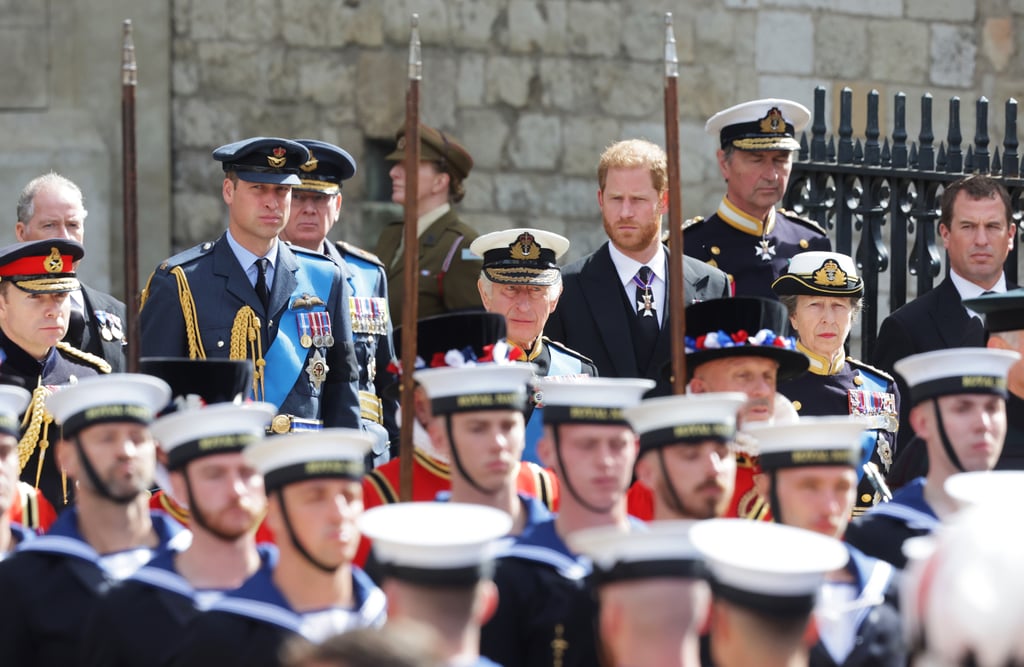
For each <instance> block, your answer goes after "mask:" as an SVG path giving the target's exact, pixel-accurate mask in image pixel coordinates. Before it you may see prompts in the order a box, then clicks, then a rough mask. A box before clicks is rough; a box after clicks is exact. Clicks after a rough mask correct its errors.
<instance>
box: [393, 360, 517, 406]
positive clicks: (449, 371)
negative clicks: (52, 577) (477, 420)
mask: <svg viewBox="0 0 1024 667" xmlns="http://www.w3.org/2000/svg"><path fill="white" fill-rule="evenodd" d="M535 370H536V367H535V366H534V365H533V364H497V363H488V364H478V365H476V366H463V367H461V368H451V367H449V368H425V369H423V370H419V371H416V372H415V373H413V378H414V379H415V380H416V381H417V382H419V383H420V386H422V387H423V390H424V391H426V392H427V396H428V397H430V407H431V409H432V410H433V411H434V414H435V415H445V414H450V413H453V412H471V411H474V410H518V411H520V412H522V411H523V410H525V409H526V393H527V392H526V389H527V384H528V383H529V382H530V379H531V378H532V377H533V374H534V371H535Z"/></svg>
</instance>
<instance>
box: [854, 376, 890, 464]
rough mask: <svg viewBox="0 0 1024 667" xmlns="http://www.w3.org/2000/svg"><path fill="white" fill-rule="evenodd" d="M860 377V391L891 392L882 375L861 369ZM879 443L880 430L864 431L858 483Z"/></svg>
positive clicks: (861, 437)
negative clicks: (862, 382)
mask: <svg viewBox="0 0 1024 667" xmlns="http://www.w3.org/2000/svg"><path fill="white" fill-rule="evenodd" d="M860 377H861V378H862V379H863V380H864V384H863V385H861V387H860V391H871V392H877V393H882V394H887V393H889V383H888V382H886V381H885V380H884V379H882V378H881V377H879V376H877V375H875V374H873V373H869V372H867V371H865V370H864V369H863V368H862V369H860ZM877 445H878V432H877V431H876V430H874V429H872V430H868V431H864V433H862V434H861V436H860V447H861V457H860V465H859V466H857V483H858V484H859V483H860V481H861V479H862V478H863V477H864V464H865V463H867V462H868V461H870V460H871V455H872V454H873V453H874V452H875V447H876V446H877Z"/></svg>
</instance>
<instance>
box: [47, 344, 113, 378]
mask: <svg viewBox="0 0 1024 667" xmlns="http://www.w3.org/2000/svg"><path fill="white" fill-rule="evenodd" d="M57 349H58V350H60V351H61V352H63V353H64V354H66V355H68V356H69V357H74V358H75V359H78V360H79V361H84V362H85V363H87V364H89V365H90V366H95V367H96V370H98V371H99V372H100V373H109V372H111V371H112V370H113V369H112V368H111V367H110V364H108V363H107V360H106V359H104V358H103V357H100V356H97V355H95V354H91V353H89V352H86V351H84V350H79V349H78V348H77V347H74V346H73V345H70V344H68V343H65V342H64V341H61V342H59V343H57Z"/></svg>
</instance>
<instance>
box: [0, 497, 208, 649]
mask: <svg viewBox="0 0 1024 667" xmlns="http://www.w3.org/2000/svg"><path fill="white" fill-rule="evenodd" d="M152 516H153V530H154V531H155V533H156V535H157V537H158V546H157V547H156V549H154V550H153V551H154V555H159V554H160V553H161V552H163V551H168V550H171V551H174V550H180V549H183V548H184V547H185V546H187V545H188V541H189V539H190V538H191V534H190V533H188V532H187V531H184V530H182V528H181V526H180V525H179V524H178V523H177V522H176V521H174V520H173V519H171V518H170V517H168V516H166V515H164V514H163V513H160V512H153V513H152ZM114 583H115V578H114V577H113V576H112V575H111V574H110V573H109V572H108V571H107V570H106V569H105V568H104V567H103V565H102V564H101V562H100V556H99V554H97V553H96V551H95V550H94V549H93V548H92V547H91V546H90V545H89V544H88V543H87V542H85V540H84V539H83V538H82V536H81V535H80V534H79V532H78V514H77V509H69V510H68V511H66V512H64V513H63V514H62V515H61V516H60V518H59V519H57V522H56V523H54V524H53V526H52V527H51V528H50V532H49V533H47V534H46V535H43V536H42V537H38V538H36V539H33V540H30V541H28V542H26V543H25V544H24V545H22V546H21V547H20V548H19V550H18V551H17V552H16V553H15V554H14V555H13V556H11V557H10V558H8V559H7V560H5V561H3V562H2V563H0V591H2V592H3V600H4V604H2V605H0V665H4V666H5V667H6V665H11V666H12V667H13V666H14V665H18V666H19V667H21V666H24V667H29V666H31V667H70V666H71V665H79V664H81V663H80V661H79V657H80V653H81V643H82V640H83V635H82V633H83V631H84V626H85V619H86V618H87V617H88V616H89V614H90V613H91V611H92V609H93V607H94V606H95V605H96V602H97V600H98V599H99V598H100V596H102V595H103V594H105V593H106V592H107V591H108V590H109V589H110V587H111V586H112V585H113V584H114ZM140 622H143V619H140Z"/></svg>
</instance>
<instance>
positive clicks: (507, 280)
mask: <svg viewBox="0 0 1024 667" xmlns="http://www.w3.org/2000/svg"><path fill="white" fill-rule="evenodd" d="M469 249H470V250H471V251H473V252H474V253H476V254H477V255H480V256H481V257H483V260H484V262H483V271H484V275H486V276H487V279H488V280H490V281H491V282H492V283H498V284H501V285H554V284H555V283H557V282H558V281H559V280H560V279H561V275H562V273H561V270H560V269H559V268H558V264H557V263H556V261H555V260H557V259H558V258H559V257H561V256H562V255H564V254H565V251H566V250H568V249H569V239H567V238H565V237H564V236H561V235H560V234H555V233H553V232H546V231H544V230H541V229H530V228H527V227H520V228H517V229H505V230H502V231H499V232H491V233H490V234H484V235H483V236H478V237H477V238H476V240H474V241H473V243H471V244H470V246H469Z"/></svg>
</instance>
